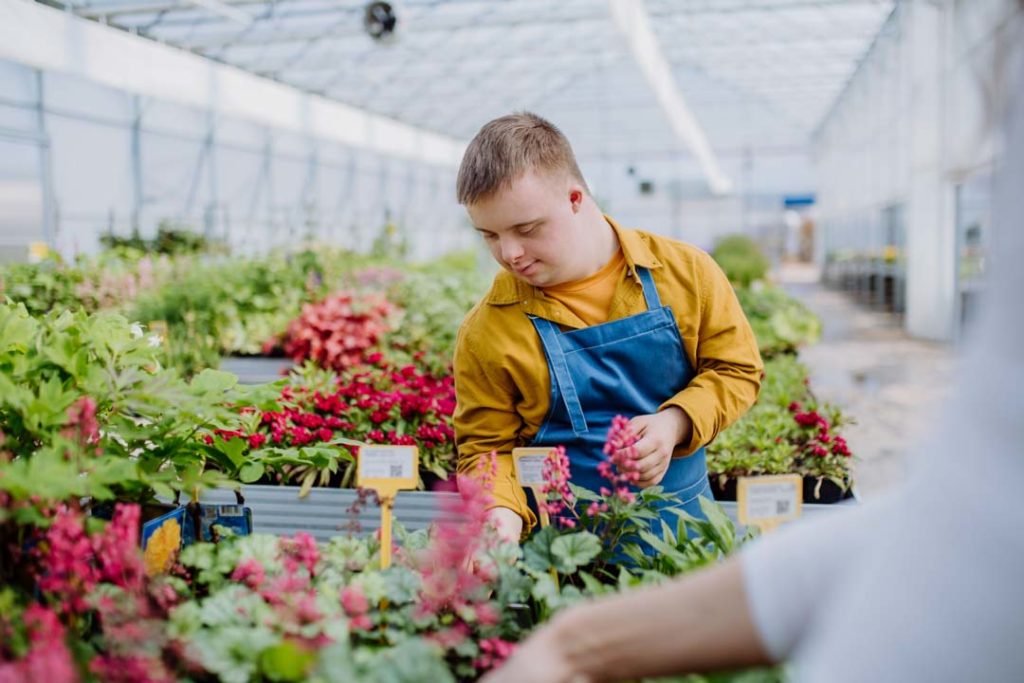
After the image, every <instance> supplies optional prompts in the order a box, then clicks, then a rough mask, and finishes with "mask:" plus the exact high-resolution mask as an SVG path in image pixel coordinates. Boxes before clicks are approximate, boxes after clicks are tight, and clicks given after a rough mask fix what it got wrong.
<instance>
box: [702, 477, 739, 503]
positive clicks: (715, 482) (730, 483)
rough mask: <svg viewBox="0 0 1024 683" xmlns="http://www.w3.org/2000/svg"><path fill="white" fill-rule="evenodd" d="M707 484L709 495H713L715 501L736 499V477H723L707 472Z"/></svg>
mask: <svg viewBox="0 0 1024 683" xmlns="http://www.w3.org/2000/svg"><path fill="white" fill-rule="evenodd" d="M708 484H710V486H711V495H713V496H714V497H715V500H716V501H719V502H721V501H735V500H736V478H735V477H725V478H723V477H722V476H721V475H718V474H708Z"/></svg>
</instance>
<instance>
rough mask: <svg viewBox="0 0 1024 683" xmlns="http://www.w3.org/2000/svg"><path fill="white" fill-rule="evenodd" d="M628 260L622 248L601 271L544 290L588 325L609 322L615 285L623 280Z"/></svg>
mask: <svg viewBox="0 0 1024 683" xmlns="http://www.w3.org/2000/svg"><path fill="white" fill-rule="evenodd" d="M625 266H626V259H625V257H624V256H623V255H622V249H621V248H620V249H619V250H618V251H617V252H615V256H612V258H611V260H610V261H608V263H606V264H605V265H604V266H602V267H601V270H599V271H597V272H596V273H594V274H593V275H588V276H587V277H585V278H583V279H582V280H576V281H575V282H564V283H562V284H560V285H553V286H551V287H545V288H544V293H545V294H546V295H548V296H549V297H551V298H552V299H554V300H555V301H557V302H559V303H560V304H562V305H563V306H565V307H566V308H568V309H569V310H570V311H572V312H573V313H574V314H576V316H577V317H578V318H579V319H580V320H582V321H583V322H584V323H586V324H587V325H600V324H601V323H605V322H608V309H610V308H611V305H612V297H613V296H614V295H615V287H616V286H617V285H618V284H619V280H621V279H622V271H623V269H624V268H625Z"/></svg>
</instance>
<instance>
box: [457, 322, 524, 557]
mask: <svg viewBox="0 0 1024 683" xmlns="http://www.w3.org/2000/svg"><path fill="white" fill-rule="evenodd" d="M468 336H469V335H467V334H465V333H464V328H463V329H462V330H460V331H459V336H458V339H457V340H456V345H455V355H454V359H453V371H454V375H455V397H456V404H455V414H454V426H455V443H456V447H457V449H458V459H457V470H458V473H459V475H461V476H467V475H468V476H474V475H476V474H477V472H478V463H479V461H480V459H481V458H483V457H486V456H488V455H489V454H490V453H491V452H495V453H497V454H498V456H497V465H498V471H497V474H496V476H495V480H494V489H493V491H492V496H493V504H492V506H491V512H490V513H489V516H490V519H491V521H492V522H493V523H494V525H495V527H496V528H497V529H498V531H499V532H500V533H501V534H502V536H503V537H504V538H507V539H509V540H516V541H518V540H519V537H520V535H521V534H522V532H523V527H524V525H525V527H526V529H527V530H529V529H530V528H532V527H533V525H534V524H536V519H535V517H534V514H533V512H532V511H531V510H530V508H529V506H528V505H527V503H526V494H525V493H524V492H523V489H522V487H521V486H519V483H518V482H517V481H516V478H515V467H514V465H513V463H512V454H511V452H512V448H513V446H514V444H515V438H516V434H517V432H518V430H519V428H520V425H521V419H520V417H519V415H518V414H517V413H516V411H515V408H514V405H515V402H514V392H513V390H512V388H511V387H509V386H506V385H505V383H503V382H502V381H501V380H500V378H498V377H495V376H494V373H493V372H488V370H487V368H486V367H485V363H483V362H481V360H480V358H479V355H478V354H477V353H476V352H475V350H474V349H473V348H472V345H471V343H470V342H469V340H468Z"/></svg>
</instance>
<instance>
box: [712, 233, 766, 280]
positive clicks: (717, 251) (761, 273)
mask: <svg viewBox="0 0 1024 683" xmlns="http://www.w3.org/2000/svg"><path fill="white" fill-rule="evenodd" d="M711 256H712V258H714V259H715V261H717V262H718V265H719V266H721V268H722V270H723V271H725V274H726V276H727V277H728V278H729V281H730V282H732V283H733V284H734V285H736V286H737V287H749V286H750V285H751V284H752V283H754V282H756V281H758V280H764V279H765V278H766V277H767V275H768V269H769V268H770V267H771V263H770V262H769V261H768V258H767V257H766V256H765V255H764V252H762V251H761V248H760V247H759V246H757V243H756V242H754V240H752V239H750V238H749V237H747V236H745V235H730V236H728V237H724V238H722V239H721V240H719V241H718V243H717V244H716V245H715V248H714V251H712V252H711Z"/></svg>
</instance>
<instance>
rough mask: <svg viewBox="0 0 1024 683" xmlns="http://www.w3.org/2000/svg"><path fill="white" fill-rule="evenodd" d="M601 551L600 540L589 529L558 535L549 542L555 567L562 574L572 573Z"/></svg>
mask: <svg viewBox="0 0 1024 683" xmlns="http://www.w3.org/2000/svg"><path fill="white" fill-rule="evenodd" d="M600 552H601V541H600V539H598V537H597V536H595V535H594V534H592V533H590V532H589V531H579V532H576V533H573V534H566V535H565V536H559V537H558V538H556V539H555V540H554V541H552V543H551V554H552V555H553V556H554V558H555V560H556V564H555V568H556V569H557V570H558V571H559V572H561V573H563V574H572V573H573V572H575V571H576V570H577V569H579V568H580V567H582V566H584V565H586V564H587V563H589V562H591V561H592V560H593V559H594V558H595V557H597V556H598V554H600Z"/></svg>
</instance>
